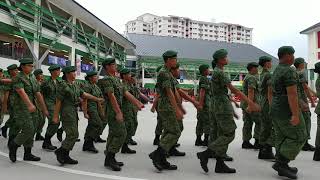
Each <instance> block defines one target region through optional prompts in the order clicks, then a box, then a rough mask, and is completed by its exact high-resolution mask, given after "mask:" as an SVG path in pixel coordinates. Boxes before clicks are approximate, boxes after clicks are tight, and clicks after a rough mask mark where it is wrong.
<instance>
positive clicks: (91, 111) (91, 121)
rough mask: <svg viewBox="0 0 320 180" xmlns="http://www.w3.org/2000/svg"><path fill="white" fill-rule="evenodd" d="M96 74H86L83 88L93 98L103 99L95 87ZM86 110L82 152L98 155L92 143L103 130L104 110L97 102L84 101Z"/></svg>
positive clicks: (98, 89) (92, 72)
mask: <svg viewBox="0 0 320 180" xmlns="http://www.w3.org/2000/svg"><path fill="white" fill-rule="evenodd" d="M97 74H98V73H97V72H95V71H90V72H87V75H86V80H87V81H88V83H87V84H86V85H85V86H84V90H85V92H86V93H89V94H91V95H93V96H95V97H98V98H103V95H102V92H101V90H100V88H99V87H98V86H97V82H98V75H97ZM84 102H86V103H85V104H86V105H87V108H85V107H84V108H85V109H83V112H84V115H85V117H86V118H88V126H87V129H86V132H85V134H84V144H83V147H82V150H83V151H88V152H92V153H98V150H97V149H96V148H95V146H94V144H93V142H94V140H96V139H98V137H99V136H100V132H101V131H102V130H101V129H102V128H103V124H102V123H103V122H102V119H104V118H105V117H104V108H103V105H102V104H101V103H99V102H95V101H92V100H86V99H84Z"/></svg>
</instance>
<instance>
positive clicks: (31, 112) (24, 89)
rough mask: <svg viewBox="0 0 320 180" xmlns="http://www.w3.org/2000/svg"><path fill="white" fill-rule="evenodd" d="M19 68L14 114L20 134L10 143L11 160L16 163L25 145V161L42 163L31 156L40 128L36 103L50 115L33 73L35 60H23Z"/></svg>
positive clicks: (13, 83) (14, 85)
mask: <svg viewBox="0 0 320 180" xmlns="http://www.w3.org/2000/svg"><path fill="white" fill-rule="evenodd" d="M19 68H20V70H21V72H20V73H19V74H18V75H17V77H15V78H14V79H13V82H12V86H13V88H14V89H15V92H14V96H15V97H14V102H13V112H14V113H15V115H14V119H15V124H16V125H17V126H18V127H19V133H18V134H17V136H16V137H15V138H14V140H12V141H10V143H9V158H10V160H11V161H12V162H15V161H16V158H17V157H16V156H17V149H18V147H20V146H21V145H23V146H24V151H25V153H24V157H23V159H24V160H25V161H40V158H39V157H36V156H34V155H33V154H31V149H32V146H33V137H34V135H35V131H36V127H38V122H37V114H36V107H35V101H36V100H37V101H39V103H40V105H41V107H42V108H41V109H42V111H43V113H44V114H46V115H47V116H48V114H49V113H48V110H47V108H46V106H45V103H44V100H43V97H42V95H41V93H40V87H39V84H38V83H37V81H36V79H35V78H34V76H33V74H32V73H31V72H32V69H33V60H32V59H21V60H20V67H19Z"/></svg>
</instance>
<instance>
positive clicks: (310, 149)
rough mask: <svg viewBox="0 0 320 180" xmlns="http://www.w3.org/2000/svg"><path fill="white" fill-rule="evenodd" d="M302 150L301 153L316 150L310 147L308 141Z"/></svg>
mask: <svg viewBox="0 0 320 180" xmlns="http://www.w3.org/2000/svg"><path fill="white" fill-rule="evenodd" d="M302 150H303V151H315V150H316V148H315V147H314V146H312V145H311V144H309V143H308V141H306V143H305V144H304V146H303V147H302Z"/></svg>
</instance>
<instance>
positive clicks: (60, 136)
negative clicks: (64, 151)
mask: <svg viewBox="0 0 320 180" xmlns="http://www.w3.org/2000/svg"><path fill="white" fill-rule="evenodd" d="M62 134H63V129H62V128H59V129H58V131H57V139H58V140H59V141H60V142H61V141H62Z"/></svg>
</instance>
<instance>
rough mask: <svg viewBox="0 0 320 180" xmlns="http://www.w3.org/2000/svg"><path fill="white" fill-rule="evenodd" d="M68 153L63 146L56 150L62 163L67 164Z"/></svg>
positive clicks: (58, 159)
mask: <svg viewBox="0 0 320 180" xmlns="http://www.w3.org/2000/svg"><path fill="white" fill-rule="evenodd" d="M66 153H67V150H65V149H63V148H62V147H60V148H59V149H57V150H56V151H54V154H55V155H56V156H57V161H58V162H59V163H60V164H61V165H63V164H65V161H66V160H65V158H66Z"/></svg>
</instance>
